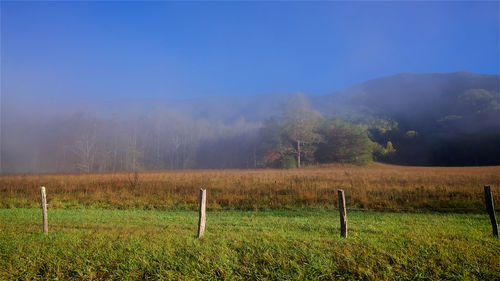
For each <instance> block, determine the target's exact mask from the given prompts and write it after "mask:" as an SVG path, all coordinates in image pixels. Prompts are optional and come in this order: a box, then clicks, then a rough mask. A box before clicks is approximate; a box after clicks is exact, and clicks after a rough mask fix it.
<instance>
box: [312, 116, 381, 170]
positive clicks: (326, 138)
mask: <svg viewBox="0 0 500 281" xmlns="http://www.w3.org/2000/svg"><path fill="white" fill-rule="evenodd" d="M320 133H321V135H322V136H323V138H322V141H321V143H319V144H318V149H317V150H316V159H317V160H318V161H319V162H323V163H331V162H337V163H353V164H365V163H367V162H369V161H371V160H372V151H373V143H372V142H371V141H370V139H369V138H368V134H367V131H366V128H364V127H363V126H360V125H351V124H348V123H344V122H341V121H339V120H332V121H327V122H325V123H324V124H323V126H322V128H321V130H320Z"/></svg>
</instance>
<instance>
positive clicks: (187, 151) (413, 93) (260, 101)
mask: <svg viewBox="0 0 500 281" xmlns="http://www.w3.org/2000/svg"><path fill="white" fill-rule="evenodd" d="M499 81H500V80H499V76H498V75H483V74H474V73H446V74H398V75H395V76H390V77H384V78H379V79H374V80H371V81H367V82H365V83H362V84H359V85H356V86H354V87H351V88H349V89H345V90H341V91H337V92H334V93H332V94H330V95H325V96H322V95H313V93H309V94H310V95H302V94H292V95H285V94H274V95H261V96H248V97H231V98H226V97H213V98H208V97H204V98H199V99H191V100H175V101H166V100H129V101H111V102H108V103H103V102H92V101H87V102H85V103H79V104H52V105H51V104H50V101H43V102H40V101H36V102H32V103H31V104H30V103H29V101H28V102H27V101H22V102H21V101H15V100H4V101H3V103H2V136H1V138H2V157H1V159H2V161H1V164H2V167H1V168H2V172H4V173H28V172H104V171H133V170H153V169H155V170H158V169H193V168H260V167H285V168H291V167H297V166H299V165H300V164H302V166H303V165H310V164H316V163H331V162H341V163H356V164H364V163H368V162H369V161H371V160H372V159H375V160H377V161H383V162H391V163H400V164H408V165H498V164H500V146H499V144H500V89H499Z"/></svg>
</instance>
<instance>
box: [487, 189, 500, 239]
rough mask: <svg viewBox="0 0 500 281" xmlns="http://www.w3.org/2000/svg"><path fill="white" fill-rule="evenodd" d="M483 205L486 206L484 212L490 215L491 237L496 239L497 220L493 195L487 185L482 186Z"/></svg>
mask: <svg viewBox="0 0 500 281" xmlns="http://www.w3.org/2000/svg"><path fill="white" fill-rule="evenodd" d="M484 203H485V204H486V211H487V212H488V214H489V215H490V220H491V226H492V227H493V236H495V237H498V225H497V218H496V216H495V207H494V206H493V195H492V194H491V188H490V186H489V185H485V186H484Z"/></svg>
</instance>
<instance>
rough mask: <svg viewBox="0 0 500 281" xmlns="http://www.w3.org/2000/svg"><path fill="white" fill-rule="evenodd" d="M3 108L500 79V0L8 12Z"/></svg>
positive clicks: (44, 6) (46, 6)
mask: <svg viewBox="0 0 500 281" xmlns="http://www.w3.org/2000/svg"><path fill="white" fill-rule="evenodd" d="M0 5H1V7H0V8H1V34H0V38H1V82H2V85H1V91H2V93H1V94H2V99H8V98H14V97H17V98H20V99H23V98H24V99H26V100H30V99H76V100H81V99H89V100H114V99H140V98H146V99H183V98H194V97H203V96H214V95H216V96H248V95H265V94H275V93H295V92H302V93H306V94H328V93H331V92H333V91H335V90H340V89H344V88H347V87H350V86H353V85H355V84H357V83H361V82H364V81H366V80H369V79H373V78H377V77H382V76H387V75H394V74H397V73H402V72H411V73H429V72H456V71H469V72H477V73H487V74H499V49H500V47H499V33H500V31H499V2H498V1H492V2H478V1H475V2H463V1H462V2H450V1H447V2H445V1H440V2H392V1H391V2H389V1H384V2H117V1H114V2H113V1H111V2H99V1H86V2H8V1H2V2H1V4H0Z"/></svg>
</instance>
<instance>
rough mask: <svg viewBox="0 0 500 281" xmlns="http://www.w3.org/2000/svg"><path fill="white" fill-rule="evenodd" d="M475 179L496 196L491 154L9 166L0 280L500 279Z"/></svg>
mask: <svg viewBox="0 0 500 281" xmlns="http://www.w3.org/2000/svg"><path fill="white" fill-rule="evenodd" d="M42 185H43V186H46V188H47V199H48V204H49V207H48V209H49V211H48V217H49V234H48V235H44V234H43V233H42V216H41V211H40V186H42ZM484 185H491V186H492V189H493V194H494V196H495V195H496V197H495V198H496V199H495V203H496V206H497V208H498V206H500V202H499V200H498V199H499V198H500V196H498V194H497V193H496V191H497V190H498V189H497V188H498V186H499V185H500V167H402V166H392V165H382V164H373V165H371V166H363V167H358V166H349V165H328V166H320V167H307V168H303V169H294V170H203V171H158V172H141V173H113V174H65V175H63V174H58V175H7V176H2V177H0V280H443V279H446V280H499V279H500V240H499V239H498V238H494V237H493V236H492V235H491V224H490V221H489V218H488V215H487V214H486V213H485V211H484V209H485V207H484V199H483V198H484V194H483V186H484ZM200 188H206V189H207V193H208V194H207V208H208V212H207V227H206V231H205V235H204V236H203V237H202V238H200V239H198V238H197V237H196V232H197V219H198V214H197V212H196V209H197V207H198V195H199V189H200ZM339 188H342V189H344V190H345V193H346V201H347V206H348V212H347V221H348V237H347V238H341V237H340V233H339V232H340V226H339V213H338V210H337V209H336V208H337V206H338V197H337V189H339Z"/></svg>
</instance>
